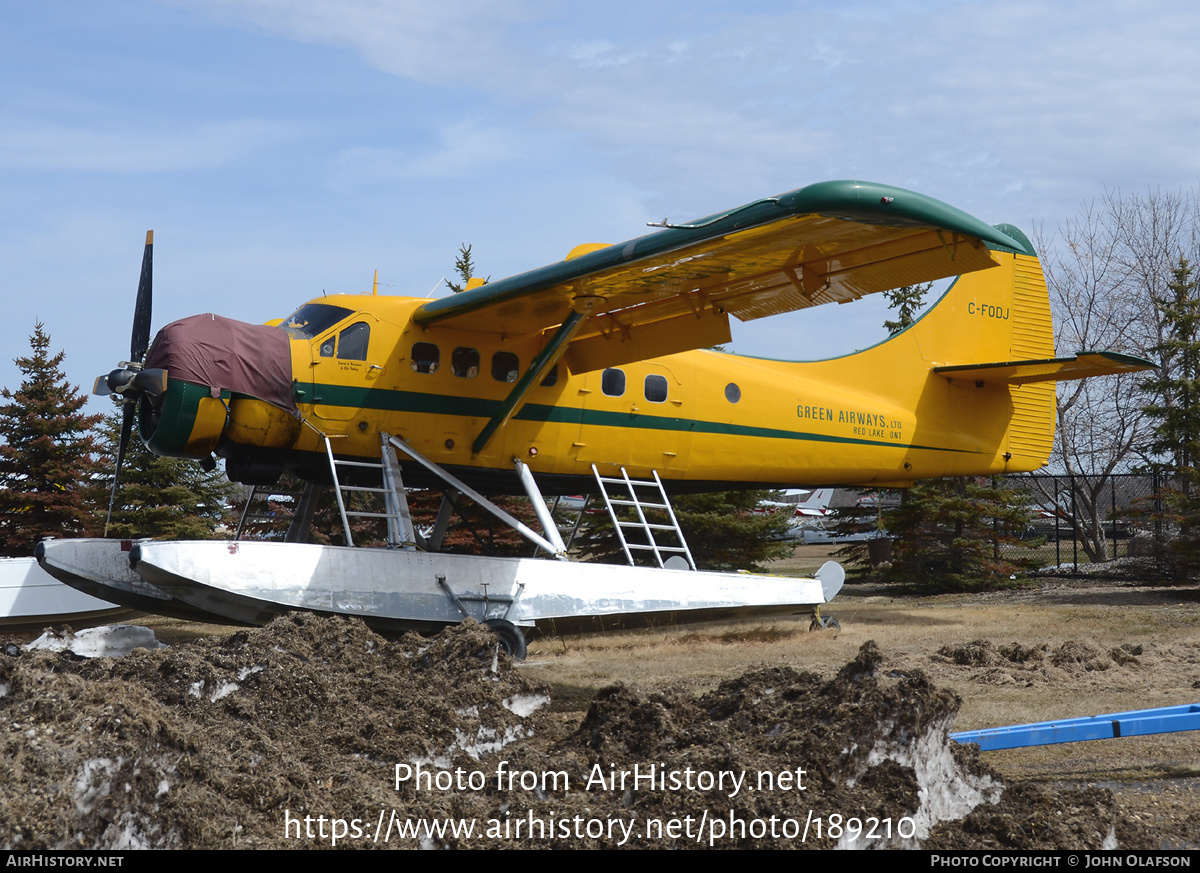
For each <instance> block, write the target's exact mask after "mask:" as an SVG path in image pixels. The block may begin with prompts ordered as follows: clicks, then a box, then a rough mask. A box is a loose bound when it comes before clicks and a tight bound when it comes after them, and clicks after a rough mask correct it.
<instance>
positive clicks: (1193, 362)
mask: <svg viewBox="0 0 1200 873" xmlns="http://www.w3.org/2000/svg"><path fill="white" fill-rule="evenodd" d="M1167 290H1168V294H1169V295H1170V296H1169V297H1168V298H1167V299H1166V300H1163V301H1160V302H1159V311H1160V313H1161V317H1162V321H1163V325H1164V327H1165V336H1164V338H1163V340H1162V342H1160V343H1159V344H1158V345H1156V346H1154V348H1153V349H1152V351H1153V352H1155V353H1157V354H1158V355H1160V357H1161V360H1162V362H1163V367H1162V369H1160V370H1158V371H1157V372H1155V374H1154V375H1153V376H1152V377H1150V378H1149V379H1147V380H1146V381H1145V382H1143V383H1142V388H1143V390H1145V391H1146V392H1148V393H1149V394H1150V395H1151V397H1152V398H1153V400H1152V401H1151V402H1150V403H1149V404H1147V405H1146V407H1145V412H1146V414H1147V415H1148V416H1149V418H1150V420H1151V421H1152V422H1153V423H1154V439H1153V440H1152V441H1151V443H1150V446H1149V453H1150V455H1151V456H1152V458H1154V459H1155V461H1154V463H1153V464H1152V466H1153V467H1154V468H1155V469H1156V470H1157V471H1158V472H1159V473H1160V474H1162V475H1163V476H1164V477H1165V478H1166V480H1167V481H1168V482H1170V483H1171V484H1170V487H1168V488H1166V489H1164V493H1163V495H1162V496H1163V506H1164V512H1163V513H1162V518H1163V519H1164V520H1166V521H1167V522H1168V523H1170V524H1171V525H1172V526H1174V527H1175V528H1176V530H1177V532H1178V535H1177V536H1176V537H1175V538H1174V539H1172V541H1171V548H1172V551H1173V552H1174V554H1175V557H1176V559H1177V561H1178V563H1179V568H1180V569H1181V570H1182V571H1184V572H1185V573H1186V572H1188V571H1194V570H1196V569H1198V568H1200V281H1198V280H1197V279H1196V278H1194V277H1193V275H1192V268H1191V265H1190V264H1189V263H1188V261H1187V259H1185V258H1183V257H1180V259H1179V263H1178V264H1177V265H1176V267H1175V269H1174V270H1173V272H1172V277H1171V281H1170V282H1169V283H1168V284H1167Z"/></svg>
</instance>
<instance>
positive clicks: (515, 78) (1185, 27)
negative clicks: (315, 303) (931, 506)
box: [0, 0, 1200, 411]
mask: <svg viewBox="0 0 1200 873" xmlns="http://www.w3.org/2000/svg"><path fill="white" fill-rule="evenodd" d="M1196 33H1200V4H1195V3H1190V2H1140V3H1133V2H1104V0H1099V2H1087V3H1084V2H1078V0H1064V2H1056V3H1044V2H1041V0H1038V2H1026V0H1010V2H1007V3H1004V4H997V3H994V2H991V3H984V2H968V0H929V2H892V3H880V2H856V0H837V2H765V0H759V2H755V0H739V2H736V3H735V2H728V3H727V2H715V0H714V2H706V0H688V2H686V3H684V2H674V0H661V2H653V3H647V2H644V0H643V2H626V0H609V2H606V3H604V4H599V3H589V4H584V3H570V2H558V0H504V2H495V0H493V2H485V0H461V2H455V0H443V2H439V3H431V2H428V0H423V2H409V0H387V2H384V0H338V2H326V0H309V2H292V0H240V2H234V0H175V2H155V0H106V2H105V3H103V4H98V3H92V2H81V0H55V2H54V3H44V4H25V3H13V4H7V5H6V6H5V8H4V11H3V12H0V77H2V78H0V81H2V82H3V87H2V88H0V180H2V181H0V289H2V291H3V299H4V310H5V316H6V317H5V318H3V319H2V320H0V344H2V348H3V349H4V354H3V355H0V386H8V387H10V388H16V387H17V386H18V385H19V384H20V379H21V375H20V372H19V371H18V370H17V368H16V366H15V365H13V364H12V363H11V359H12V358H14V357H17V356H21V355H24V354H27V353H28V350H29V340H28V337H29V336H30V334H32V332H33V329H34V325H35V324H36V323H37V322H38V321H41V322H43V323H44V324H45V329H46V330H47V331H48V332H49V334H50V336H51V339H52V344H53V349H54V350H56V351H57V350H59V349H62V350H64V351H65V352H66V359H65V361H64V364H63V368H64V370H65V372H66V373H67V376H68V378H69V380H70V381H71V382H72V383H74V384H76V385H78V386H81V387H84V388H88V389H90V386H91V384H92V381H93V380H94V378H95V377H96V376H97V375H99V374H102V373H106V372H107V371H108V370H110V369H111V368H113V367H114V366H116V365H117V363H118V362H119V361H120V360H121V359H122V358H124V357H126V356H127V354H128V348H129V332H130V325H131V319H132V311H133V301H134V297H135V293H136V288H137V278H138V271H139V268H140V263H141V256H142V244H143V241H144V238H145V232H146V230H148V229H154V231H155V262H154V267H155V275H154V291H155V300H154V328H155V329H157V328H158V327H160V326H161V325H163V324H165V323H167V322H169V321H172V320H174V319H177V318H181V317H184V316H186V315H191V314H195V313H197V312H208V311H212V312H217V313H220V314H222V315H226V316H230V317H233V318H239V319H242V320H244V321H251V322H261V321H265V320H267V319H270V318H275V317H280V316H283V315H286V314H287V313H289V312H291V311H292V310H293V309H295V307H296V306H297V305H298V304H300V303H302V302H304V301H305V300H307V299H310V298H312V297H315V296H319V295H320V294H321V293H322V291H328V292H334V291H338V292H358V291H364V292H366V291H370V288H371V281H372V275H373V273H374V271H375V270H378V271H379V282H380V291H381V293H382V292H388V293H395V294H405V295H413V296H422V297H423V296H426V295H427V294H430V293H432V294H433V295H434V296H442V295H443V294H445V293H446V289H445V285H444V284H440V280H441V279H442V278H443V277H444V276H446V275H448V274H451V273H452V269H453V263H454V258H455V255H456V252H457V250H458V248H459V246H460V245H461V244H463V243H469V244H470V245H471V246H472V251H473V255H474V258H475V261H476V263H477V265H478V268H479V272H480V273H481V274H483V275H489V276H491V277H492V278H494V279H496V278H501V277H504V276H508V275H512V274H514V273H519V272H523V271H525V270H528V269H532V268H535V267H539V266H542V265H544V264H548V263H551V262H553V261H556V260H560V259H562V258H563V257H564V256H565V255H566V253H567V252H568V251H569V250H570V249H571V248H572V247H573V246H575V245H576V244H578V243H583V242H608V243H615V242H621V241H624V240H626V239H630V238H633V237H636V236H640V235H642V234H643V233H648V232H651V230H650V229H649V228H647V227H646V222H647V221H652V220H653V221H658V220H661V219H663V218H664V217H669V218H670V220H671V221H673V222H681V221H687V220H688V219H691V218H695V217H698V216H703V215H707V214H710V213H713V212H717V211H719V210H722V209H727V208H731V207H734V206H737V205H740V204H742V203H746V202H749V201H751V200H754V199H757V198H759V197H763V196H768V195H772V194H777V193H781V192H784V191H789V190H792V189H795V188H800V187H803V186H805V185H807V184H810V183H813V182H818V181H823V180H827V179H865V180H869V181H875V182H883V183H887V184H891V185H896V186H899V187H903V188H911V189H913V190H916V191H920V192H921V193H923V194H927V195H930V196H933V197H937V198H939V199H941V200H944V201H946V202H948V203H950V204H952V205H954V206H957V207H959V208H961V209H964V210H966V211H967V212H969V213H971V214H973V215H975V216H977V217H979V218H981V219H983V220H985V221H987V222H989V223H999V222H1010V223H1013V224H1016V225H1018V226H1020V227H1022V228H1024V229H1026V230H1027V231H1032V230H1034V229H1036V228H1038V227H1042V228H1044V229H1046V230H1048V231H1051V232H1052V231H1053V229H1054V228H1055V227H1057V225H1058V224H1059V222H1061V221H1063V220H1064V219H1066V218H1069V217H1070V216H1072V215H1074V214H1076V213H1077V212H1078V211H1079V210H1080V209H1081V207H1082V205H1083V204H1085V203H1087V202H1088V201H1091V200H1095V199H1098V198H1099V197H1101V196H1103V195H1104V192H1105V191H1112V190H1120V191H1146V190H1153V189H1170V190H1174V189H1178V188H1185V187H1187V188H1190V187H1194V186H1195V185H1196V184H1197V180H1200V148H1197V136H1196V134H1197V132H1198V127H1200V122H1198V119H1200V88H1198V87H1197V82H1200V57H1198V55H1200V41H1197V40H1196V38H1195V34H1196ZM435 289H436V290H435ZM827 309H828V310H831V311H829V312H826V311H825V310H827ZM886 317H887V313H886V309H885V307H884V305H883V303H882V301H881V300H879V299H877V298H876V299H868V300H863V301H860V302H858V303H855V304H850V305H848V306H842V307H836V306H835V307H823V308H819V309H814V310H809V311H806V312H800V313H794V314H791V315H787V316H781V317H776V318H770V319H763V320H760V321H757V322H754V323H753V324H750V325H736V326H735V328H734V343H733V346H732V348H733V350H734V351H744V352H752V353H754V354H760V355H767V356H773V357H781V358H792V359H802V358H815V357H826V356H830V355H834V354H842V353H846V352H849V351H851V350H853V349H855V348H860V347H865V346H867V345H870V344H872V343H873V342H875V341H877V340H878V339H881V338H882V336H883V334H884V332H883V330H882V326H881V325H882V322H883V320H884V318H886ZM105 408H106V406H105V405H104V404H102V403H100V401H94V405H93V407H92V409H94V410H95V411H103V410H104V409H105Z"/></svg>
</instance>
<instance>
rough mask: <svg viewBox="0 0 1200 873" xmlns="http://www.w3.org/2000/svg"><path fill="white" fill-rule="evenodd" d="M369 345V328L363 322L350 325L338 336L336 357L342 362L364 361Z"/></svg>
mask: <svg viewBox="0 0 1200 873" xmlns="http://www.w3.org/2000/svg"><path fill="white" fill-rule="evenodd" d="M370 344H371V326H370V325H369V324H367V323H366V322H365V321H360V322H357V323H355V324H352V325H350V326H349V327H348V328H346V329H345V330H343V331H342V332H341V333H340V334H338V349H337V356H338V357H339V358H341V359H342V360H344V361H365V360H366V359H367V347H368V346H369V345H370Z"/></svg>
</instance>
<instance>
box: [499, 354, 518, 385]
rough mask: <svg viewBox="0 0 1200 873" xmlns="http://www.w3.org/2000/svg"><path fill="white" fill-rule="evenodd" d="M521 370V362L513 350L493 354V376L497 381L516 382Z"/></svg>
mask: <svg viewBox="0 0 1200 873" xmlns="http://www.w3.org/2000/svg"><path fill="white" fill-rule="evenodd" d="M520 371H521V362H520V361H519V360H517V356H516V355H514V354H513V353H512V352H496V354H494V355H492V378H493V379H495V380H496V381H497V382H516V381H517V376H518V374H519V373H520Z"/></svg>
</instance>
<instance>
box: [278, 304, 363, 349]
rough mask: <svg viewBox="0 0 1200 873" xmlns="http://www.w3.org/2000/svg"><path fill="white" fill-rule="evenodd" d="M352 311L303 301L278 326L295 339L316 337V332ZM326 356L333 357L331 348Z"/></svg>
mask: <svg viewBox="0 0 1200 873" xmlns="http://www.w3.org/2000/svg"><path fill="white" fill-rule="evenodd" d="M353 312H354V310H352V309H346V308H345V307H344V306H334V305H333V304H331V303H305V304H304V305H303V306H301V307H300V308H299V309H297V310H296V311H295V312H293V313H292V314H291V315H289V316H288V317H287V318H285V319H284V320H283V324H281V325H280V327H282V328H283V329H284V330H286V331H287V332H288V333H289V334H290V335H291V336H293V337H295V338H297V339H316V338H317V334H319V333H321V332H322V331H323V330H325V329H326V328H330V327H333V326H334V325H335V324H337V323H338V322H339V321H341V320H342V319H343V318H345V317H346V316H347V315H352V314H353ZM327 357H333V351H332V349H331V350H330V352H329V355H328V356H327Z"/></svg>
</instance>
